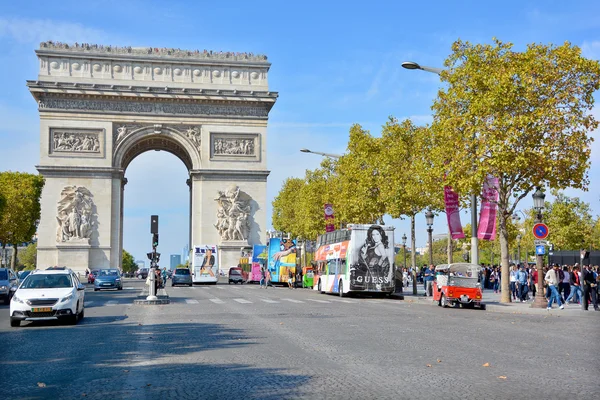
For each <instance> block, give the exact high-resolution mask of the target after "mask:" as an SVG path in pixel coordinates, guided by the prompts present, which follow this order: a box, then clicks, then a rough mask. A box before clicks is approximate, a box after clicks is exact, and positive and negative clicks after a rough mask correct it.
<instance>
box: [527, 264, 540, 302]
mask: <svg viewBox="0 0 600 400" xmlns="http://www.w3.org/2000/svg"><path fill="white" fill-rule="evenodd" d="M537 284H538V272H537V268H535V267H532V268H531V270H530V272H529V289H530V290H531V296H532V297H533V299H534V300H535V294H536V293H537Z"/></svg>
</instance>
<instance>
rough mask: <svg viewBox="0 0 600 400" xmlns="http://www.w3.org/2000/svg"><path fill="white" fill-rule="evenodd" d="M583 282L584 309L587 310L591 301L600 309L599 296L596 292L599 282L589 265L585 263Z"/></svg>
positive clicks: (582, 272)
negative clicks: (599, 304) (599, 306)
mask: <svg viewBox="0 0 600 400" xmlns="http://www.w3.org/2000/svg"><path fill="white" fill-rule="evenodd" d="M581 283H582V284H583V304H582V306H583V309H584V310H585V311H587V310H588V305H589V301H591V303H592V305H593V306H594V310H596V311H600V309H598V297H597V293H596V292H597V290H598V289H597V285H598V284H597V283H596V278H595V277H594V273H593V272H592V270H591V269H590V266H589V265H585V266H584V267H583V271H581Z"/></svg>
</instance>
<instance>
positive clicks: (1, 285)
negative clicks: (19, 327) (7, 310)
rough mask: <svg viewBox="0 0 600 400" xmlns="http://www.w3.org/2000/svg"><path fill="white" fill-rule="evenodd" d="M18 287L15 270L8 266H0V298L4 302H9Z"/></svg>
mask: <svg viewBox="0 0 600 400" xmlns="http://www.w3.org/2000/svg"><path fill="white" fill-rule="evenodd" d="M18 287H19V278H17V274H16V273H15V271H13V270H12V269H10V268H0V300H4V304H9V303H10V299H11V298H12V296H13V295H14V294H15V291H16V290H17V288H18Z"/></svg>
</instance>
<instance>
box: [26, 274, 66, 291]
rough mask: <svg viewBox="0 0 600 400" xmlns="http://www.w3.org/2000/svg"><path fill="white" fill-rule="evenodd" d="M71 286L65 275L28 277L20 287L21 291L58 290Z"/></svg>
mask: <svg viewBox="0 0 600 400" xmlns="http://www.w3.org/2000/svg"><path fill="white" fill-rule="evenodd" d="M72 286H73V283H72V281H71V277H70V276H69V275H67V274H35V275H29V276H28V277H27V278H26V279H25V280H24V281H23V284H22V285H21V289H60V288H70V287H72Z"/></svg>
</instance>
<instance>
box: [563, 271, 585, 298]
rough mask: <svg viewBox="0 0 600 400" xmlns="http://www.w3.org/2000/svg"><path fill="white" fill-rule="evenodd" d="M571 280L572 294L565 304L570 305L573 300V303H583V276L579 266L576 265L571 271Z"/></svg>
mask: <svg viewBox="0 0 600 400" xmlns="http://www.w3.org/2000/svg"><path fill="white" fill-rule="evenodd" d="M569 278H570V282H569V283H570V286H571V293H570V294H569V297H567V300H566V301H565V303H567V304H570V303H571V299H573V298H574V299H573V301H575V302H577V303H581V298H582V297H583V295H582V293H581V276H580V274H579V265H577V264H575V266H574V267H573V270H572V271H571V273H570V274H569Z"/></svg>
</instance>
